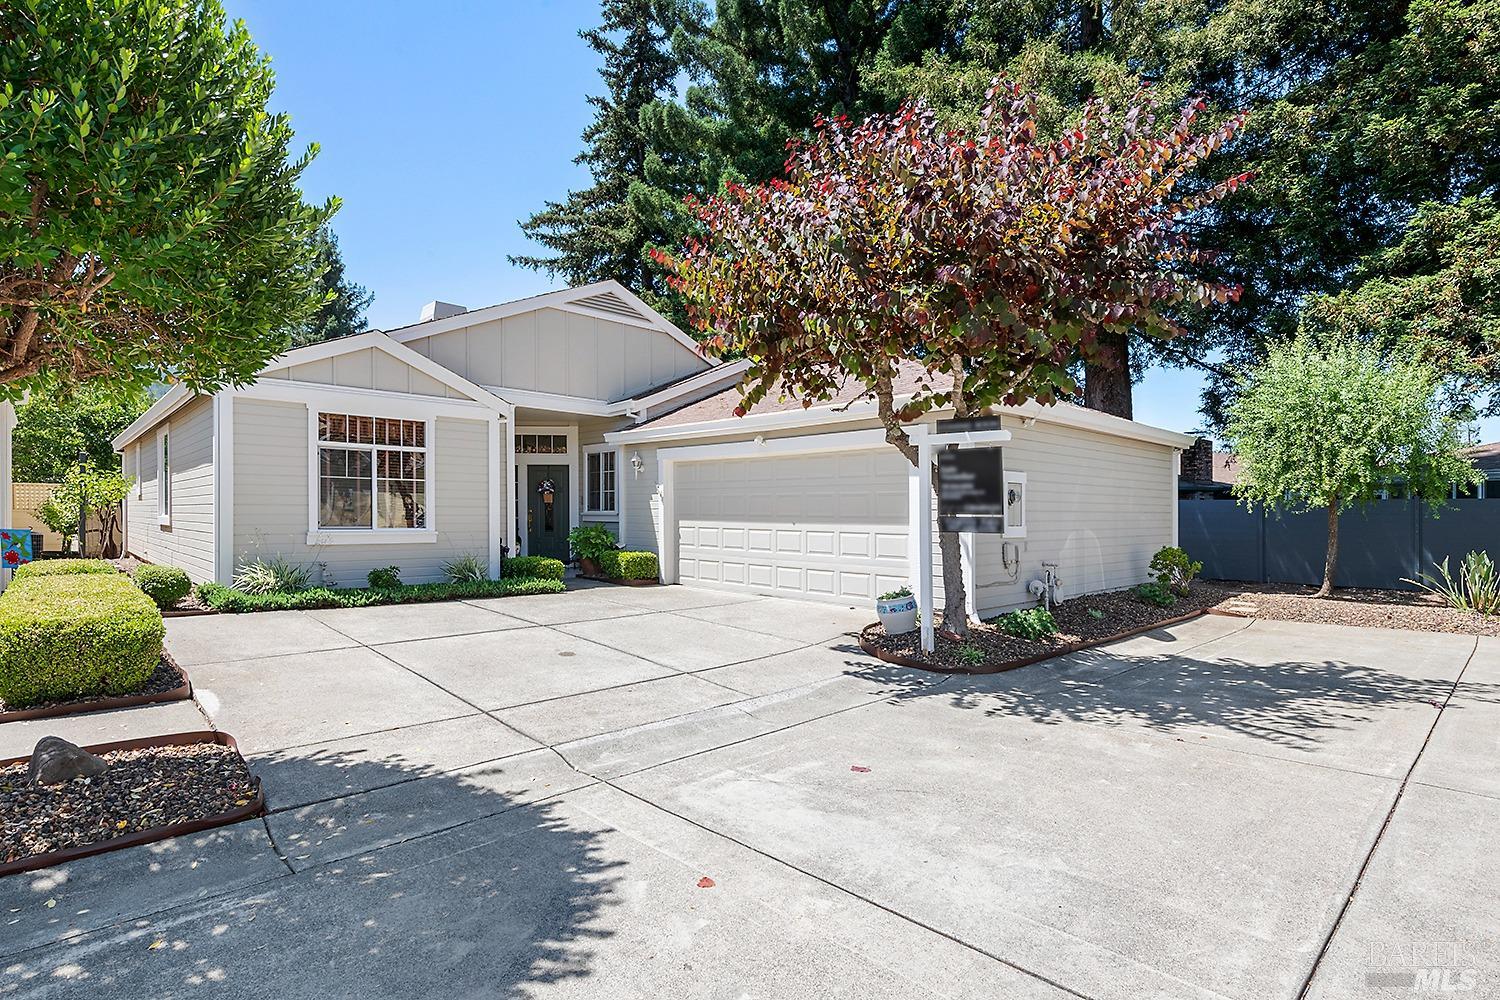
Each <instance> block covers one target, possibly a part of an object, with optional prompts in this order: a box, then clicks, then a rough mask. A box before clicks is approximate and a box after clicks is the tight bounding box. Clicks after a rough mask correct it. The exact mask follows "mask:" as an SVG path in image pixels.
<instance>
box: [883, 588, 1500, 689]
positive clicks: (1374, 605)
mask: <svg viewBox="0 0 1500 1000" xmlns="http://www.w3.org/2000/svg"><path fill="white" fill-rule="evenodd" d="M1316 589H1317V588H1315V587H1298V586H1290V585H1272V586H1264V585H1258V584H1235V583H1218V582H1208V581H1202V580H1200V581H1195V582H1194V583H1193V585H1192V590H1191V592H1190V593H1189V595H1188V596H1187V597H1184V598H1182V599H1180V600H1178V602H1177V603H1176V604H1175V605H1174V606H1172V607H1170V608H1159V607H1157V606H1156V605H1154V604H1147V603H1146V602H1145V601H1142V600H1140V599H1139V598H1137V597H1136V596H1135V595H1134V594H1132V593H1131V592H1130V591H1128V590H1116V591H1111V592H1109V593H1105V594H1088V595H1086V596H1083V597H1075V598H1072V599H1070V600H1068V601H1066V602H1065V603H1063V604H1062V605H1060V606H1058V607H1055V608H1053V609H1052V615H1053V618H1054V619H1055V620H1056V622H1057V634H1056V635H1053V636H1051V637H1050V638H1047V639H1040V640H1031V639H1019V638H1017V637H1015V636H1013V635H1008V634H1007V633H1005V632H1002V631H1000V629H999V628H997V627H996V626H995V625H993V624H991V623H989V622H985V623H981V624H973V625H970V626H969V635H968V637H967V638H966V639H964V640H962V641H955V640H954V639H952V638H950V637H948V636H946V635H944V634H943V632H942V622H941V621H939V622H938V634H937V640H936V646H937V648H936V649H935V650H934V651H933V652H932V653H931V654H924V653H923V652H922V638H921V631H920V630H917V631H914V632H908V633H906V634H904V635H895V636H892V635H886V634H885V630H884V629H882V628H881V627H880V626H879V625H871V626H870V627H868V628H866V629H865V630H864V633H863V635H862V636H861V641H862V643H864V644H866V645H868V646H869V647H871V651H872V652H876V653H877V655H879V654H887V655H889V656H892V657H895V658H897V659H899V660H907V661H911V663H912V664H913V665H918V664H920V665H923V666H926V667H928V668H930V669H935V670H941V671H949V672H959V673H997V672H999V671H1002V670H1006V669H1010V668H1012V667H1017V666H1024V665H1026V664H1028V663H1034V662H1036V661H1037V660H1040V659H1046V658H1047V657H1051V656H1058V655H1061V654H1063V653H1067V652H1072V651H1074V650H1077V649H1079V648H1085V647H1088V646H1093V645H1098V644H1100V643H1102V642H1106V641H1109V640H1112V639H1116V638H1119V637H1121V636H1123V635H1128V634H1132V633H1137V632H1141V631H1146V630H1149V629H1151V628H1153V627H1156V626H1159V625H1162V624H1163V623H1166V622H1171V621H1175V620H1178V619H1181V618H1183V617H1184V616H1191V615H1195V614H1197V613H1199V612H1204V611H1209V612H1214V613H1219V614H1230V615H1237V616H1241V617H1254V618H1268V619H1274V620H1280V621H1299V622H1324V623H1328V624H1333V625H1359V626H1364V627H1366V628H1397V629H1414V630H1417V631H1423V632H1457V633H1460V634H1463V635H1494V636H1500V617H1488V618H1486V617H1484V616H1482V615H1476V614H1473V613H1472V612H1468V611H1456V610H1454V609H1452V608H1449V607H1446V606H1445V605H1443V604H1442V603H1441V602H1440V601H1438V600H1437V599H1436V598H1434V597H1432V596H1431V595H1429V594H1423V593H1420V592H1411V591H1401V590H1358V589H1343V590H1338V591H1335V592H1334V596H1332V597H1330V598H1326V599H1316V598H1313V597H1312V594H1313V592H1314V591H1315V590H1316ZM975 647H977V648H978V649H979V650H980V651H981V652H982V653H983V657H982V658H980V657H979V656H975V655H973V654H972V649H973V648H975ZM966 652H967V653H969V655H964V654H965V653H966Z"/></svg>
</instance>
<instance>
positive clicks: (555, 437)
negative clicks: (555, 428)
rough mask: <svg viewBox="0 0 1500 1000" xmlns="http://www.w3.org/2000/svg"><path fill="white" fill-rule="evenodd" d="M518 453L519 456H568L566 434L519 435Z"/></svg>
mask: <svg viewBox="0 0 1500 1000" xmlns="http://www.w3.org/2000/svg"><path fill="white" fill-rule="evenodd" d="M516 453H517V454H519V455H566V454H567V453H568V436H567V435H566V434H517V435H516Z"/></svg>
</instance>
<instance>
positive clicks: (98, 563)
mask: <svg viewBox="0 0 1500 1000" xmlns="http://www.w3.org/2000/svg"><path fill="white" fill-rule="evenodd" d="M118 572H119V570H117V569H115V567H114V564H113V563H109V562H105V561H104V560H103V559H43V560H40V561H38V562H29V563H27V564H26V565H24V566H20V567H18V568H17V569H16V572H15V575H14V576H13V577H11V582H12V583H20V582H21V581H22V580H30V579H33V578H35V577H39V576H77V575H79V574H99V575H101V576H102V575H103V574H105V573H118Z"/></svg>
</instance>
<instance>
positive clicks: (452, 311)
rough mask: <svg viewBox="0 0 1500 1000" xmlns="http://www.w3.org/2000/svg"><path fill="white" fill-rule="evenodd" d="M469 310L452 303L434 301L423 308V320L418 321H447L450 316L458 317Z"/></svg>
mask: <svg viewBox="0 0 1500 1000" xmlns="http://www.w3.org/2000/svg"><path fill="white" fill-rule="evenodd" d="M468 311H469V310H467V309H465V308H464V307H463V306H457V305H454V304H453V303H452V302H438V301H432V302H429V303H427V304H426V305H425V306H423V307H422V318H421V319H420V320H419V321H418V322H421V323H425V322H427V321H428V320H430V319H447V318H448V317H449V316H457V315H458V314H459V313H466V312H468Z"/></svg>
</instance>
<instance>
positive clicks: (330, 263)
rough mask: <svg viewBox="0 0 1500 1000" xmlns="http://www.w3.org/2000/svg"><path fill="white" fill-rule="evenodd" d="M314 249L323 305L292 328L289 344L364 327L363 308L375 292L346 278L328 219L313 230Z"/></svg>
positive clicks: (315, 340) (330, 337)
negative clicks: (319, 272)
mask: <svg viewBox="0 0 1500 1000" xmlns="http://www.w3.org/2000/svg"><path fill="white" fill-rule="evenodd" d="M312 239H313V246H314V248H315V249H316V250H317V255H318V256H317V261H318V263H317V266H318V267H319V268H320V269H321V271H322V276H321V277H320V278H319V279H318V291H319V299H320V300H321V301H322V303H323V304H322V306H320V307H319V308H318V311H317V312H315V313H313V314H312V316H310V317H308V319H307V321H306V322H305V323H303V324H302V326H300V327H298V328H297V329H296V330H294V331H293V332H292V346H293V347H304V346H306V345H308V344H319V343H322V342H323V341H325V340H335V339H337V338H339V337H348V336H351V335H352V334H356V333H359V332H360V331H362V330H364V328H365V310H366V309H368V308H369V307H370V303H371V302H372V301H373V300H374V298H375V295H374V293H372V292H371V291H370V290H369V289H367V288H365V286H364V285H360V284H357V283H355V282H353V281H350V280H349V276H348V275H347V274H346V273H345V271H344V255H343V254H341V253H340V252H339V238H338V236H336V235H335V234H334V232H333V227H332V226H331V225H329V224H328V223H326V222H325V223H323V225H321V226H319V227H318V230H317V232H315V233H314V234H313V238H312Z"/></svg>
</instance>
